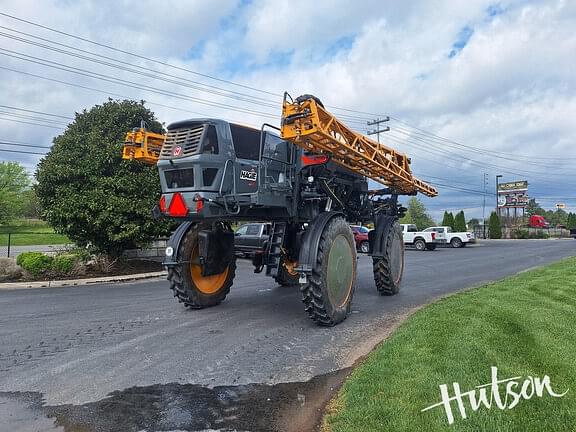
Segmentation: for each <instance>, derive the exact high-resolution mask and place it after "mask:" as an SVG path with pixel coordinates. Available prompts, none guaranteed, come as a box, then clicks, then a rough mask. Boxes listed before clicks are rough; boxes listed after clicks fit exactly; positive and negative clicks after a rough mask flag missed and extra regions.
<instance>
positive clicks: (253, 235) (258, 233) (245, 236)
mask: <svg viewBox="0 0 576 432" xmlns="http://www.w3.org/2000/svg"><path fill="white" fill-rule="evenodd" d="M271 228H272V224H269V223H248V224H244V225H240V226H239V227H238V229H237V230H236V233H235V235H234V251H235V253H236V255H237V256H240V257H246V258H249V257H253V256H254V255H256V254H259V253H262V252H264V249H265V248H266V244H267V242H268V238H269V237H270V230H271Z"/></svg>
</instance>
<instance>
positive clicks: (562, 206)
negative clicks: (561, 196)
mask: <svg viewBox="0 0 576 432" xmlns="http://www.w3.org/2000/svg"><path fill="white" fill-rule="evenodd" d="M556 208H557V209H565V208H566V204H564V203H558V204H556Z"/></svg>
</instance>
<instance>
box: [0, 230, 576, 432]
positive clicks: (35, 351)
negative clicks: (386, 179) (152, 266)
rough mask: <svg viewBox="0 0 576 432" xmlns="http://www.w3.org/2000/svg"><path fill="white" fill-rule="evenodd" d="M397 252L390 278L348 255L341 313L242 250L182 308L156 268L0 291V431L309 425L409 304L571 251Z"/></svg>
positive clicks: (554, 247) (514, 245)
mask: <svg viewBox="0 0 576 432" xmlns="http://www.w3.org/2000/svg"><path fill="white" fill-rule="evenodd" d="M483 245H484V246H483V247H478V246H473V247H469V248H464V249H458V250H455V249H449V248H446V249H437V250H436V251H426V252H418V251H413V250H408V251H406V273H405V277H404V281H403V286H402V291H401V292H400V294H399V295H397V296H394V297H380V296H378V295H377V293H376V289H375V287H374V282H373V279H372V274H371V260H370V258H369V257H366V256H362V257H360V259H359V263H358V284H357V289H356V293H355V297H354V303H353V308H352V314H350V316H349V317H348V319H347V320H346V321H345V322H343V323H341V324H340V325H338V326H336V327H334V328H321V327H317V326H315V325H314V324H313V323H312V322H310V321H309V320H308V319H307V318H306V315H305V314H304V312H303V307H302V304H301V303H300V300H299V293H298V291H297V289H291V288H285V287H278V286H275V284H274V283H273V281H271V280H270V279H268V278H265V277H264V276H262V275H254V274H253V273H252V271H251V266H250V265H249V263H247V262H241V263H240V265H239V270H238V275H237V278H236V281H235V285H234V287H233V289H232V292H231V294H230V296H229V298H228V299H227V300H226V301H225V302H224V303H223V304H222V305H220V306H218V307H215V308H209V309H205V310H201V311H189V310H186V309H184V308H183V307H182V306H181V305H179V304H178V303H177V302H175V301H174V299H172V298H171V295H170V292H169V290H168V288H167V284H166V282H165V281H139V282H131V283H124V284H111V285H103V286H93V287H83V288H75V287H70V288H57V289H51V288H43V289H36V290H35V289H30V290H20V291H2V292H0V392H1V393H0V431H4V430H6V431H29V430H42V431H44V430H45V431H52V430H58V431H69V432H71V431H73V432H80V431H82V432H86V431H115V430H118V431H120V430H121V431H140V430H146V431H153V430H158V431H161V430H164V431H169V430H172V431H173V430H182V431H195V430H220V429H222V430H251V431H264V430H267V431H268V430H282V431H284V430H288V431H289V430H298V431H305V430H313V429H314V428H315V426H316V424H317V421H318V419H319V416H320V414H321V412H322V407H323V406H324V403H325V402H326V401H327V400H328V399H329V398H330V396H331V395H332V394H333V392H334V391H335V389H337V388H338V386H339V384H340V382H341V381H342V379H344V377H345V375H346V373H347V371H348V369H346V368H349V367H350V366H351V365H352V364H353V363H354V361H355V360H356V359H358V358H359V357H360V356H362V355H363V354H365V353H366V352H368V351H369V349H370V348H372V347H373V346H374V345H375V344H376V343H378V341H380V340H381V339H382V338H384V337H385V336H386V335H387V334H389V332H390V329H393V328H394V327H395V326H397V325H398V323H399V322H400V321H401V320H402V319H403V317H404V316H405V315H406V314H407V313H408V312H409V311H411V310H413V309H414V308H417V307H420V306H422V305H424V304H426V303H429V302H430V301H432V300H433V299H435V298H438V297H440V296H443V295H446V294H449V293H451V292H455V291H458V290H461V289H463V288H466V287H470V286H474V285H477V284H479V283H481V282H484V281H490V280H496V279H500V278H502V277H505V276H507V275H511V274H515V273H517V272H519V271H522V270H524V269H526V268H531V267H535V266H539V265H543V264H546V263H548V262H552V261H556V260H558V259H561V258H564V257H567V256H572V255H574V251H575V246H576V243H574V242H573V241H567V240H565V241H554V240H550V241H539V242H522V241H509V242H486V243H483Z"/></svg>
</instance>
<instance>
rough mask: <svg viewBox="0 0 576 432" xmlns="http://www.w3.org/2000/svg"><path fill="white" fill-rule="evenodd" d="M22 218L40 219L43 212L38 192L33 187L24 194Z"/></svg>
mask: <svg viewBox="0 0 576 432" xmlns="http://www.w3.org/2000/svg"><path fill="white" fill-rule="evenodd" d="M21 213H22V216H23V217H26V218H32V219H39V218H40V217H41V214H42V211H41V209H40V203H39V202H38V196H37V195H36V191H35V190H34V188H33V187H32V188H31V189H28V190H27V191H25V192H24V193H23V194H22V212H21Z"/></svg>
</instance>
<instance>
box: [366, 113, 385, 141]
mask: <svg viewBox="0 0 576 432" xmlns="http://www.w3.org/2000/svg"><path fill="white" fill-rule="evenodd" d="M387 121H390V117H388V116H386V117H384V118H383V119H376V120H372V121H369V122H366V124H367V125H368V126H374V125H375V126H376V129H374V130H371V131H368V135H376V139H377V140H378V143H380V132H388V131H389V130H390V128H389V127H388V126H386V127H385V128H383V129H380V123H385V122H387Z"/></svg>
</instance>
